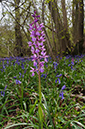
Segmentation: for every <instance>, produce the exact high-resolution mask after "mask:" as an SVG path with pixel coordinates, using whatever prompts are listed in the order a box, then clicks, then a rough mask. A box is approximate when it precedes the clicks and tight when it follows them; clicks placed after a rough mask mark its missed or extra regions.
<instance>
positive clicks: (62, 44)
mask: <svg viewBox="0 0 85 129" xmlns="http://www.w3.org/2000/svg"><path fill="white" fill-rule="evenodd" d="M34 10H36V12H37V15H40V19H39V22H40V23H42V22H43V23H44V26H45V28H44V29H43V30H44V32H45V36H46V41H45V44H44V45H45V47H46V50H47V53H48V54H49V55H50V56H51V57H52V58H53V59H54V60H55V58H56V56H58V55H60V56H63V55H67V54H70V55H79V54H83V53H85V36H84V35H85V21H84V13H85V8H84V0H0V57H10V56H13V57H14V56H21V57H24V56H30V55H31V51H30V48H29V47H28V44H27V42H28V41H31V38H30V33H29V24H30V23H31V22H32V21H33V18H32V16H31V15H32V14H33V13H34Z"/></svg>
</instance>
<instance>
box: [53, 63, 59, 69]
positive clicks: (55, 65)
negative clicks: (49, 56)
mask: <svg viewBox="0 0 85 129" xmlns="http://www.w3.org/2000/svg"><path fill="white" fill-rule="evenodd" d="M53 65H54V69H55V70H56V68H57V66H58V63H57V62H53Z"/></svg>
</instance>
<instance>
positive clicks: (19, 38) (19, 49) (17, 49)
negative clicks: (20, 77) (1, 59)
mask: <svg viewBox="0 0 85 129" xmlns="http://www.w3.org/2000/svg"><path fill="white" fill-rule="evenodd" d="M19 3H20V0H15V19H16V21H15V41H16V45H15V55H16V56H23V52H22V47H23V44H22V35H21V30H20V25H19V24H20V10H19V8H18V6H19Z"/></svg>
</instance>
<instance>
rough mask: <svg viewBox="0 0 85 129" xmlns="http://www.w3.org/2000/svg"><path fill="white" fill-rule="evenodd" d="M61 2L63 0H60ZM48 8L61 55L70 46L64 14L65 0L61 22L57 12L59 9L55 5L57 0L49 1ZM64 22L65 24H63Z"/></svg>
mask: <svg viewBox="0 0 85 129" xmlns="http://www.w3.org/2000/svg"><path fill="white" fill-rule="evenodd" d="M62 3H63V2H62ZM49 10H50V12H51V15H52V18H53V21H54V23H55V30H56V34H57V38H58V46H59V49H60V55H61V56H62V54H63V52H64V53H65V52H66V49H68V48H69V47H70V40H69V39H70V36H69V32H68V29H67V26H68V25H67V20H66V19H67V18H66V17H67V16H66V10H65V1H64V5H62V11H63V22H62V19H61V17H60V14H59V9H58V5H57V1H55V0H54V1H53V2H51V1H50V2H49ZM64 10H65V11H64ZM64 24H65V26H64Z"/></svg>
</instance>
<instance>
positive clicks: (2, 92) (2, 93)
mask: <svg viewBox="0 0 85 129" xmlns="http://www.w3.org/2000/svg"><path fill="white" fill-rule="evenodd" d="M6 88H7V86H5V88H4V91H1V96H3V97H4V96H5V90H6Z"/></svg>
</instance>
